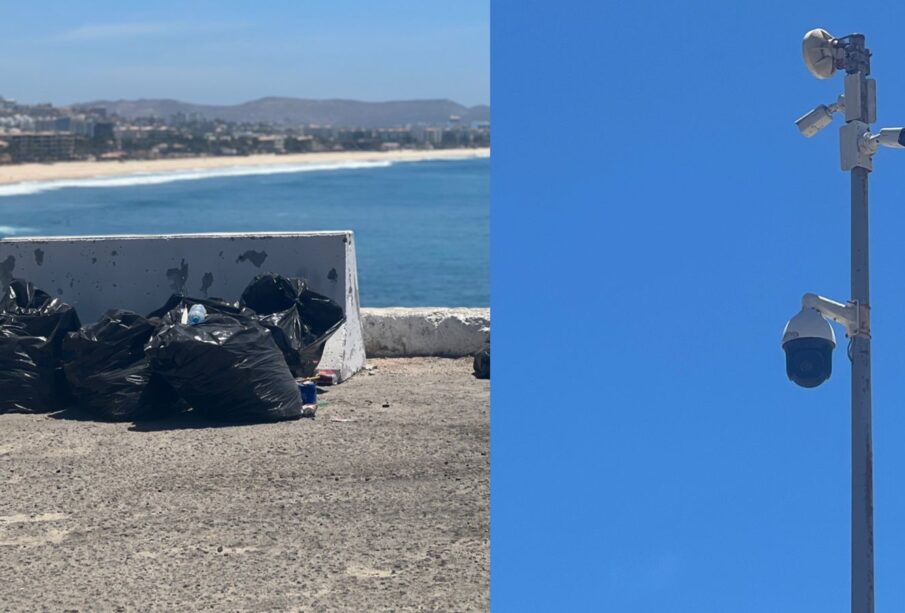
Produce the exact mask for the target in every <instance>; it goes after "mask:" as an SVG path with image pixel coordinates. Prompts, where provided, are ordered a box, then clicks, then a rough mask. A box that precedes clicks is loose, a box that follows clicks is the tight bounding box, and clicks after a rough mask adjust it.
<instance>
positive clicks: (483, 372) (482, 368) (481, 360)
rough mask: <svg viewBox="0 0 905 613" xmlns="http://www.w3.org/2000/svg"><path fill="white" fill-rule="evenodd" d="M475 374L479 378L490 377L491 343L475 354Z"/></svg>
mask: <svg viewBox="0 0 905 613" xmlns="http://www.w3.org/2000/svg"><path fill="white" fill-rule="evenodd" d="M472 365H473V367H474V376H475V377H477V378H478V379H489V378H490V343H487V345H486V346H485V347H484V348H483V349H481V350H480V351H479V352H477V353H476V354H474V361H473V363H472Z"/></svg>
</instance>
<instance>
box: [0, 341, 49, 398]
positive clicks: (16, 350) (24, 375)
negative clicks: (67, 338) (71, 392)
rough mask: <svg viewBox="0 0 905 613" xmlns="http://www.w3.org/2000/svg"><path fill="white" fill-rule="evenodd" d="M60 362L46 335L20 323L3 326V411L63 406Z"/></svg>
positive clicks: (0, 386)
mask: <svg viewBox="0 0 905 613" xmlns="http://www.w3.org/2000/svg"><path fill="white" fill-rule="evenodd" d="M57 370H58V367H57V363H56V361H55V360H54V359H53V351H51V348H50V346H49V344H48V341H47V339H46V338H44V337H42V336H32V335H30V334H29V333H28V331H27V330H26V329H25V328H24V327H23V326H20V325H17V324H6V325H2V326H0V414H2V413H47V412H50V411H55V410H57V409H58V408H62V407H61V405H60V403H59V389H58V387H57V385H56V384H55V383H56V377H57Z"/></svg>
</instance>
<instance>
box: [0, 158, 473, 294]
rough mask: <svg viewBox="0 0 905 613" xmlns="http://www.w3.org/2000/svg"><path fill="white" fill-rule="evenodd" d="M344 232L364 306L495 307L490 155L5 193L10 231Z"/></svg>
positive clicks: (19, 188)
mask: <svg viewBox="0 0 905 613" xmlns="http://www.w3.org/2000/svg"><path fill="white" fill-rule="evenodd" d="M346 229H351V230H353V231H354V232H355V234H356V237H357V252H358V272H359V280H360V287H361V303H362V305H363V306H489V304H490V160H488V159H486V158H485V159H467V160H432V161H424V162H395V163H389V162H361V163H355V164H332V165H321V166H310V165H307V166H273V167H264V168H240V167H236V168H230V169H218V170H207V171H189V172H183V173H177V174H157V175H140V176H130V177H116V178H107V179H90V180H78V181H60V182H52V183H31V184H18V185H10V186H0V236H61V235H93V234H152V233H154V234H156V233H166V234H175V233H185V232H242V231H304V230H346Z"/></svg>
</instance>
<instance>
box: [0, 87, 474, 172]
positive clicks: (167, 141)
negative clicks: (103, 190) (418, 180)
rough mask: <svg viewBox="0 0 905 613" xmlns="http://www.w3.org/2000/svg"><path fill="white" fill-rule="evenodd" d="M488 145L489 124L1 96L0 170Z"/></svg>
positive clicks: (454, 119) (455, 118)
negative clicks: (308, 120)
mask: <svg viewBox="0 0 905 613" xmlns="http://www.w3.org/2000/svg"><path fill="white" fill-rule="evenodd" d="M489 146H490V124H489V122H486V121H482V122H471V123H466V122H464V121H463V119H462V117H461V116H459V115H450V116H449V117H447V118H446V119H445V120H444V121H441V122H437V123H436V125H430V124H424V123H419V124H407V125H401V126H392V125H388V126H383V127H376V128H375V127H367V128H365V127H348V126H333V125H321V124H304V125H286V124H284V123H281V124H275V123H268V122H257V123H241V122H230V121H224V120H221V119H211V118H208V117H205V116H203V115H201V114H200V113H197V112H192V113H184V112H177V113H173V114H172V115H170V116H168V117H159V116H148V117H133V118H125V117H120V116H118V115H116V114H109V113H108V112H107V109H105V108H103V107H55V106H53V105H51V104H47V103H43V104H33V105H27V104H20V103H18V102H16V101H15V100H13V99H8V98H2V97H0V164H15V163H24V162H43V161H60V160H80V159H81V160H89V159H95V160H103V159H107V160H109V159H118V160H120V159H158V158H165V157H189V156H213V155H217V156H221V155H239V156H241V155H253V154H272V155H282V154H289V153H308V152H318V151H397V150H401V149H444V148H461V147H476V148H477V147H489Z"/></svg>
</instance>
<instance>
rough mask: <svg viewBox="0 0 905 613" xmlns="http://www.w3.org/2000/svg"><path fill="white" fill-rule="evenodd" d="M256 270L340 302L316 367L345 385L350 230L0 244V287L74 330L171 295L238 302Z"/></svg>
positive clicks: (357, 360)
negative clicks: (37, 303) (48, 299)
mask: <svg viewBox="0 0 905 613" xmlns="http://www.w3.org/2000/svg"><path fill="white" fill-rule="evenodd" d="M264 272H272V273H276V274H281V275H284V276H287V277H304V278H305V279H307V280H308V284H309V286H310V287H311V289H312V290H314V291H315V292H318V293H320V294H324V295H325V296H328V297H329V298H331V299H333V300H335V301H336V302H338V303H339V304H341V305H343V308H344V310H345V314H346V323H345V325H344V326H343V327H342V328H340V330H339V331H338V332H337V333H336V334H335V335H334V336H333V337H332V338H331V339H330V341H329V342H328V343H327V346H326V348H325V350H324V357H323V359H322V360H321V367H322V368H334V369H336V370H339V371H340V373H341V377H342V378H343V379H346V378H348V377H350V376H352V374H354V373H355V372H357V371H358V370H360V369H361V367H362V366H363V365H364V362H365V353H364V345H363V342H362V335H361V321H360V318H359V317H360V316H359V302H358V270H357V264H356V260H355V244H354V241H353V233H352V232H348V231H343V232H304V233H257V234H192V235H171V236H155V235H145V236H86V237H55V238H7V239H2V240H0V283H2V284H4V285H5V284H6V283H8V282H9V279H10V278H12V277H19V278H23V279H27V280H29V281H31V282H33V283H34V284H35V285H36V286H37V287H39V288H41V289H43V290H44V291H46V292H47V293H49V294H51V295H56V296H60V297H61V298H62V299H63V300H65V301H66V302H68V303H69V304H72V305H73V306H74V307H75V308H76V310H77V311H78V314H79V317H80V318H81V319H82V322H83V323H87V322H91V321H95V320H96V319H98V318H99V317H100V316H101V315H102V314H103V313H104V312H105V311H107V310H108V309H111V308H121V309H129V310H132V311H135V312H137V313H141V314H146V313H149V312H151V311H153V310H155V309H157V308H158V307H160V306H161V305H162V304H163V303H164V302H165V301H166V299H167V298H168V297H169V296H170V295H171V294H173V293H184V294H185V295H187V296H201V297H212V298H214V297H216V298H223V299H225V300H229V301H233V300H238V298H239V296H240V295H241V293H242V290H243V289H244V288H245V286H246V285H247V284H248V282H249V281H251V279H252V278H253V277H254V276H255V275H257V274H259V273H264Z"/></svg>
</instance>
